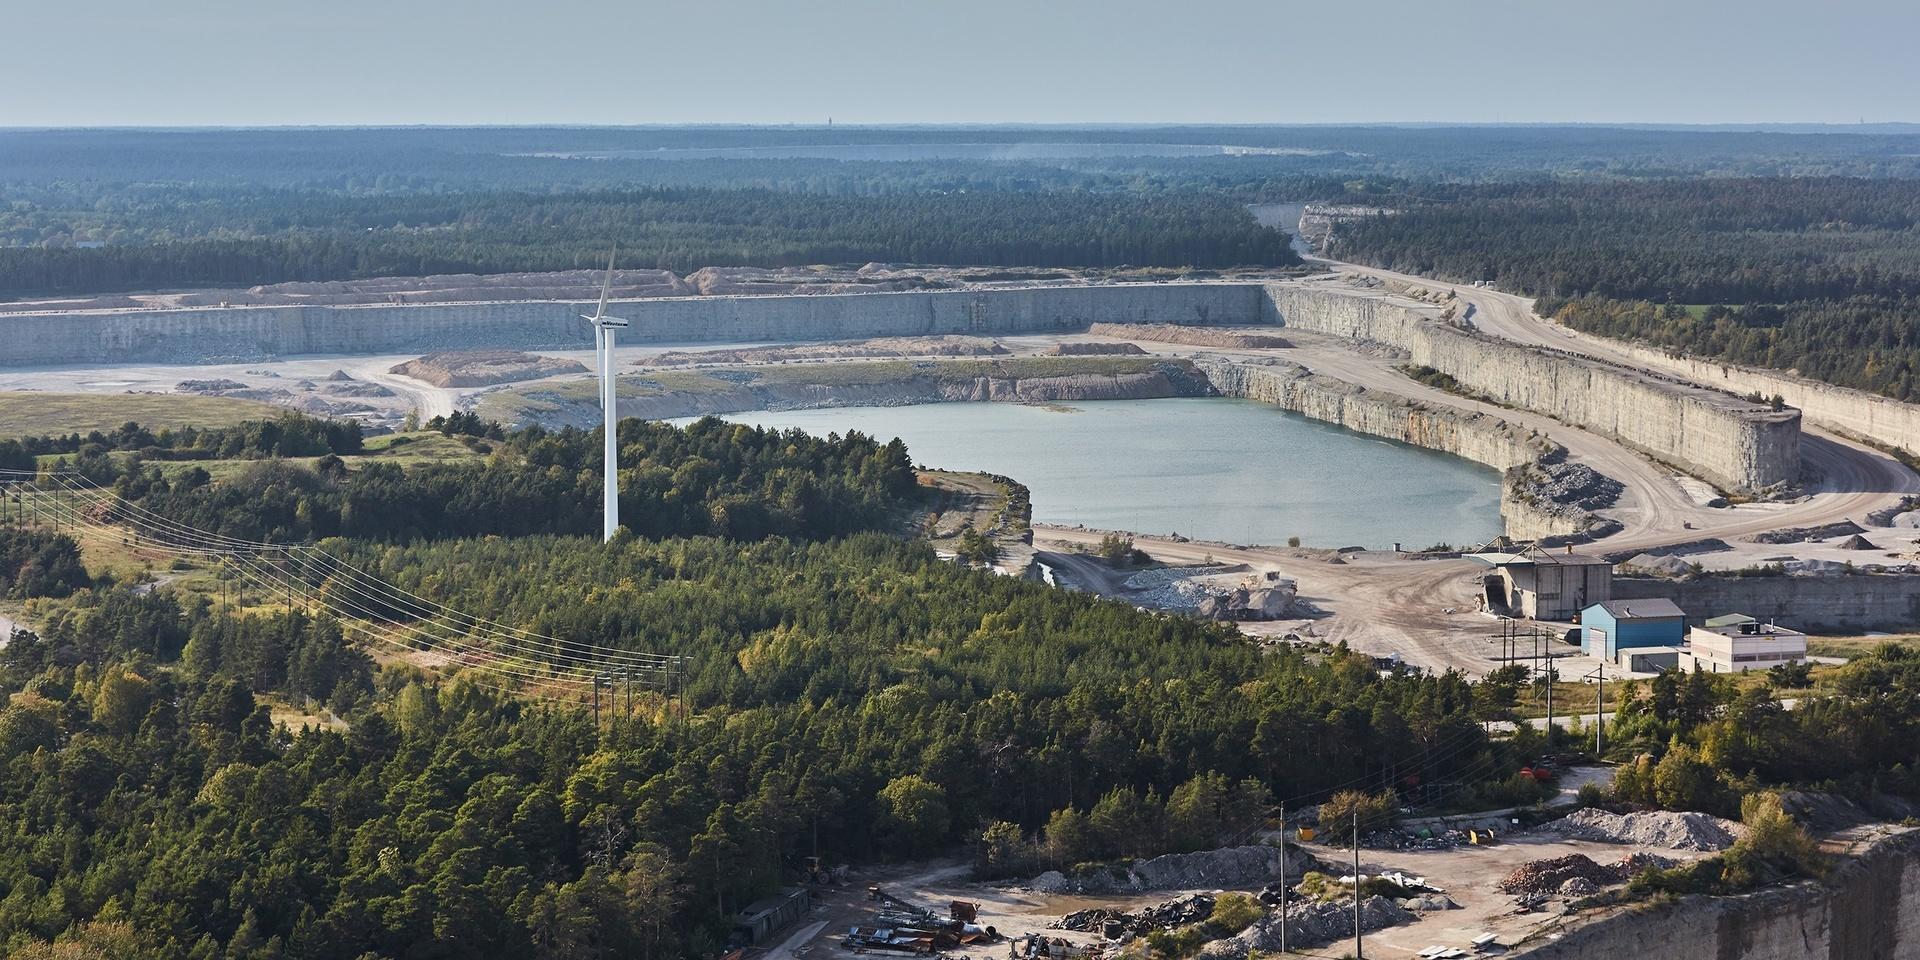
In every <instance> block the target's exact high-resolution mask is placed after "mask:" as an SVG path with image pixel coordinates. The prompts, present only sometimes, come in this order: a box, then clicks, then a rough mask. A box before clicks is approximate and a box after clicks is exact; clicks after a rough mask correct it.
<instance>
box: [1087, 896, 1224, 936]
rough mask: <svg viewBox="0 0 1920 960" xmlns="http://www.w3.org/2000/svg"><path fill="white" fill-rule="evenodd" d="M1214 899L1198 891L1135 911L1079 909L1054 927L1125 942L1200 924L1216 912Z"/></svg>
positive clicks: (1098, 908) (1100, 908)
mask: <svg viewBox="0 0 1920 960" xmlns="http://www.w3.org/2000/svg"><path fill="white" fill-rule="evenodd" d="M1213 902H1214V901H1213V898H1212V897H1210V896H1207V895H1206V894H1204V893H1195V894H1191V895H1188V896H1184V897H1181V898H1179V899H1177V900H1168V901H1167V902H1165V903H1160V904H1155V905H1154V906H1151V907H1143V908H1141V909H1139V910H1135V911H1132V912H1128V911H1125V910H1109V909H1106V908H1102V907H1095V908H1093V909H1091V910H1076V911H1074V912H1072V913H1069V914H1067V915H1066V916H1064V917H1061V918H1060V920H1059V921H1058V922H1056V923H1054V924H1053V928H1054V929H1056V930H1073V931H1076V932H1079V933H1098V934H1100V935H1101V936H1103V937H1107V938H1108V939H1115V940H1119V941H1121V942H1123V943H1124V942H1126V941H1128V940H1133V939H1135V938H1137V937H1144V936H1146V935H1147V934H1149V933H1152V932H1153V931H1155V930H1171V929H1173V928H1175V927H1184V926H1186V925H1188V924H1192V923H1199V922H1200V921H1202V920H1205V919H1207V918H1208V917H1211V916H1212V915H1213Z"/></svg>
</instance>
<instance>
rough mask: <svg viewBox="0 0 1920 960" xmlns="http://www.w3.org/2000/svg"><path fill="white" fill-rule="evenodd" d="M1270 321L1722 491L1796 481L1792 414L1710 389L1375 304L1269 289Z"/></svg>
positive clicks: (1336, 294)
mask: <svg viewBox="0 0 1920 960" xmlns="http://www.w3.org/2000/svg"><path fill="white" fill-rule="evenodd" d="M1267 298H1268V303H1269V304H1270V307H1271V309H1272V311H1273V313H1272V314H1271V315H1270V316H1269V317H1268V319H1269V321H1270V322H1278V323H1282V324H1285V325H1288V326H1294V327H1299V328H1301V329H1305V330H1312V331H1316V332H1319V333H1325V334H1331V335H1333V336H1339V337H1347V338H1350V339H1355V340H1367V341H1373V342H1376V343H1384V344H1387V345H1390V346H1393V347H1397V348H1400V349H1402V350H1405V351H1407V352H1408V353H1409V354H1410V355H1411V358H1412V362H1413V363H1415V364H1418V365H1421V366H1426V367H1431V368H1433V369H1435V370H1438V371H1440V372H1441V373H1445V374H1447V375H1448V376H1451V377H1453V378H1454V379H1455V380H1457V381H1459V382H1460V383H1461V384H1462V385H1463V386H1465V387H1467V388H1469V389H1471V390H1474V391H1476V392H1478V393H1481V394H1484V395H1486V396H1487V397H1488V398H1489V399H1491V400H1493V401H1495V402H1497V403H1502V404H1507V405H1510V406H1514V407H1519V408H1522V409H1526V410H1533V411H1536V412H1539V413H1544V414H1547V415H1548V416H1552V417H1554V418H1556V419H1559V420H1561V421H1563V422H1565V423H1569V424H1573V425H1575V426H1578V427H1581V428H1584V429H1587V430H1592V431H1594V432H1597V433H1601V434H1604V435H1606V436H1609V437H1613V438H1614V439H1617V440H1619V441H1621V442H1623V443H1626V444H1628V445H1630V446H1633V447H1635V448H1637V449H1639V450H1641V451H1643V452H1645V453H1647V454H1649V455H1651V456H1653V457H1655V458H1658V459H1660V460H1664V461H1667V462H1669V463H1672V464H1674V465H1676V466H1678V467H1680V468H1681V469H1684V470H1687V471H1688V472H1691V473H1694V474H1697V475H1698V476H1700V477H1701V478H1702V479H1705V480H1707V481H1709V482H1711V483H1714V484H1716V485H1718V486H1720V487H1723V488H1725V489H1727V490H1731V491H1739V492H1751V491H1758V490H1764V489H1766V488H1769V487H1773V486H1776V485H1779V484H1790V483H1793V482H1796V481H1797V480H1798V479H1799V476H1800V415H1799V412H1798V411H1795V410H1792V409H1788V410H1781V411H1775V410H1772V409H1770V408H1769V407H1767V406H1764V405H1760V404H1753V403H1748V402H1746V401H1744V400H1741V399H1740V398H1738V397H1735V396H1732V395H1730V394H1726V393H1722V392H1719V391H1715V390H1707V389H1704V388H1701V387H1695V386H1690V385H1686V384H1682V383H1678V382H1675V381H1671V380H1666V379H1663V378H1659V377H1654V376H1652V375H1649V374H1646V373H1643V372H1640V371H1636V370H1630V369H1628V368H1625V367H1618V366H1614V365H1612V364H1606V363H1601V362H1599V361H1595V360H1589V359H1585V358H1581V357H1576V356H1573V355H1571V354H1562V353H1554V352H1549V351H1546V350H1540V349H1537V348H1533V347H1528V346H1523V345H1520V344H1515V343H1511V342H1508V341H1504V340H1498V339H1495V338H1492V337H1487V336H1482V335H1480V334H1476V333H1473V332H1471V331H1468V330H1464V329H1461V328H1459V327H1455V326H1452V325H1451V324H1447V323H1443V322H1440V321H1437V320H1434V319H1432V318H1430V317H1428V316H1427V315H1426V314H1425V313H1423V312H1422V311H1421V310H1419V309H1418V308H1416V307H1414V306H1412V305H1409V304H1402V303H1399V302H1397V301H1393V300H1389V299H1386V298H1384V297H1379V296H1374V295H1369V294H1359V293H1351V292H1346V291H1339V290H1328V289H1324V288H1318V287H1308V286H1302V285H1299V284H1284V283H1273V284H1268V285H1267Z"/></svg>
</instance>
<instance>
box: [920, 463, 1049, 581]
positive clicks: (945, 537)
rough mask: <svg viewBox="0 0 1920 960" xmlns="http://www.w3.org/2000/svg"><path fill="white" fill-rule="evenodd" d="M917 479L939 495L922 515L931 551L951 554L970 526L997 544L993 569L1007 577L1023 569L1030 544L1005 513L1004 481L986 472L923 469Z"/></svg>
mask: <svg viewBox="0 0 1920 960" xmlns="http://www.w3.org/2000/svg"><path fill="white" fill-rule="evenodd" d="M920 482H921V483H922V484H924V485H925V486H927V487H930V488H932V490H933V491H934V492H935V494H936V496H937V497H938V499H937V500H936V501H935V502H934V504H933V505H932V507H931V508H930V509H929V510H928V512H927V513H926V514H925V515H924V516H923V517H922V518H921V523H922V524H923V533H924V534H925V536H926V538H927V541H928V542H929V543H932V544H933V548H934V550H936V551H939V552H940V553H941V554H942V555H950V554H953V553H954V552H955V551H956V550H957V549H958V547H959V544H960V536H961V534H962V533H964V532H965V531H966V530H967V529H968V528H969V527H971V528H973V529H976V530H979V531H981V532H983V533H988V534H989V535H991V536H992V537H993V539H994V543H995V544H997V545H998V546H999V547H1000V559H999V560H997V561H995V563H994V568H995V569H997V570H999V571H1000V572H1001V573H1004V574H1007V575H1009V576H1019V575H1021V574H1023V573H1025V572H1026V569H1027V566H1028V564H1029V563H1030V562H1031V561H1032V560H1033V546H1032V545H1031V544H1029V543H1027V542H1026V541H1025V540H1024V539H1023V538H1021V537H1020V535H1019V534H1018V533H1017V532H1016V530H1015V528H1016V527H1017V526H1018V523H1017V522H1015V521H1013V520H1012V519H1011V518H1007V517H1006V516H1005V515H1006V512H1007V511H1008V508H1009V504H1008V494H1009V490H1008V487H1007V485H1006V484H1004V483H1001V482H1000V481H998V480H995V479H993V478H992V477H989V476H987V475H986V474H981V473H958V472H955V471H951V470H923V471H921V472H920Z"/></svg>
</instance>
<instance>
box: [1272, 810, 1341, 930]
mask: <svg viewBox="0 0 1920 960" xmlns="http://www.w3.org/2000/svg"><path fill="white" fill-rule="evenodd" d="M1355 889H1359V888H1358V887H1356V888H1355ZM1280 952H1281V953H1286V952H1287V804H1286V802H1285V801H1281V803H1280Z"/></svg>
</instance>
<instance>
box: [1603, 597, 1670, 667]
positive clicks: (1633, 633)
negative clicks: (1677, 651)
mask: <svg viewBox="0 0 1920 960" xmlns="http://www.w3.org/2000/svg"><path fill="white" fill-rule="evenodd" d="M1686 640H1687V615H1686V613H1684V612H1683V611H1681V609H1680V607H1679V606H1678V605H1676V604H1675V603H1674V602H1673V601H1672V600H1668V599H1666V598H1664V597H1659V598H1653V599H1647V600H1608V601H1606V602H1604V603H1596V604H1593V605H1592V606H1589V607H1587V608H1586V609H1584V610H1581V611H1580V651H1581V652H1582V653H1585V654H1587V655H1588V656H1592V657H1602V658H1604V659H1607V660H1613V659H1615V654H1617V653H1618V652H1619V651H1620V649H1621V648H1622V647H1678V646H1680V645H1681V644H1683V643H1685V642H1686Z"/></svg>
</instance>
